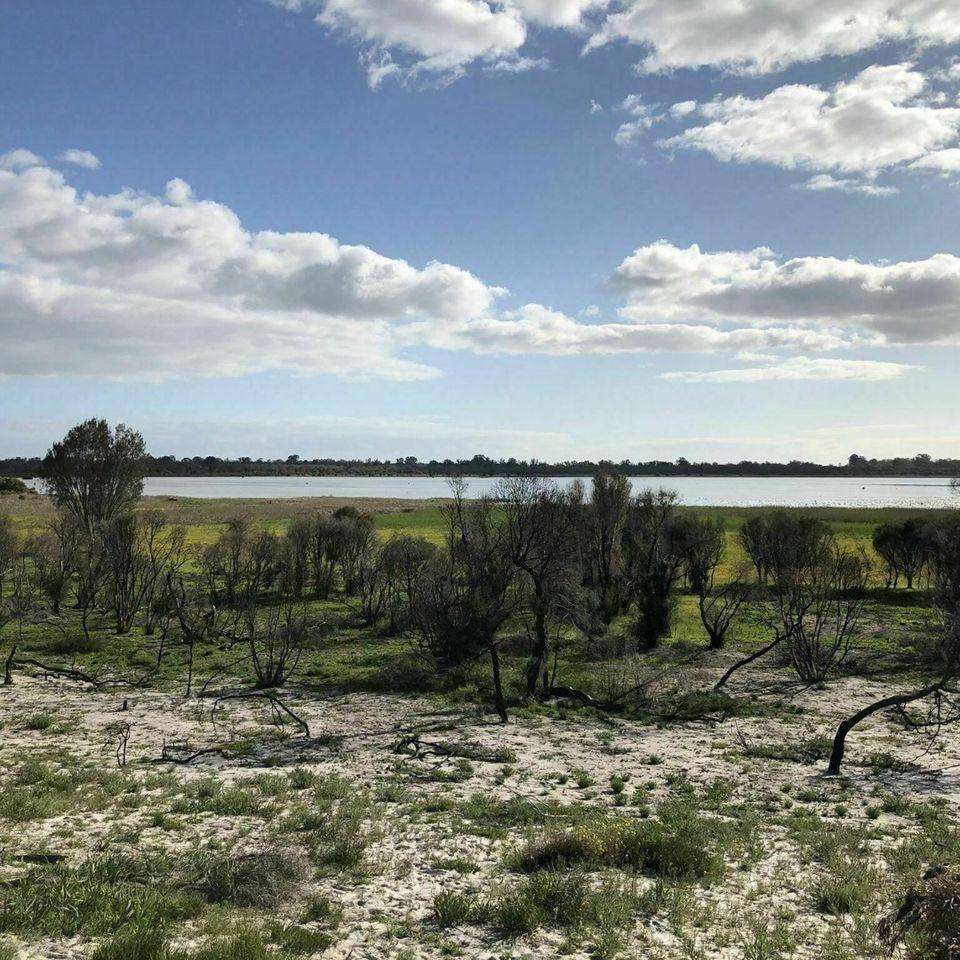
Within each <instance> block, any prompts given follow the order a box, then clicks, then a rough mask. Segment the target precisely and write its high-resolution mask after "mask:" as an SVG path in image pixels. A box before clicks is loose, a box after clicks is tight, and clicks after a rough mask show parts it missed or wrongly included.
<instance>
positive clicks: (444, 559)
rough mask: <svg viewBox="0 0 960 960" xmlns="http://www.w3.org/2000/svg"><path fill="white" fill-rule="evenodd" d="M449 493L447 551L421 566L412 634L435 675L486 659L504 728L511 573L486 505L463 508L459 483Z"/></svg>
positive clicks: (498, 526)
mask: <svg viewBox="0 0 960 960" xmlns="http://www.w3.org/2000/svg"><path fill="white" fill-rule="evenodd" d="M453 487H454V490H453V494H454V496H453V503H452V505H451V506H450V507H448V508H445V510H444V517H445V519H446V522H447V548H446V550H444V551H442V552H441V553H440V554H438V556H437V557H436V558H435V559H434V560H433V561H431V562H429V563H427V564H426V565H425V566H424V568H423V571H422V573H421V575H420V578H419V580H418V582H417V584H416V587H415V590H414V596H413V602H412V603H411V616H412V632H413V635H414V637H415V640H416V642H417V645H418V647H419V649H420V651H421V653H422V654H423V655H424V656H426V657H427V658H429V660H430V661H431V662H432V663H434V664H435V665H436V666H437V667H439V668H440V669H447V670H449V669H452V668H456V667H461V666H464V665H466V664H467V663H470V662H472V661H475V660H478V659H480V658H481V657H482V656H484V655H487V656H489V658H490V667H491V671H492V674H493V688H494V701H495V706H496V710H497V714H498V715H499V717H500V720H501V722H502V723H506V722H507V705H506V698H505V696H504V692H503V679H502V672H501V667H500V651H499V644H500V638H499V637H498V632H499V630H500V628H501V627H502V626H503V625H504V623H506V621H507V620H508V619H509V617H510V616H511V614H512V613H513V611H514V609H515V607H516V597H515V595H514V591H513V590H512V587H513V584H514V578H515V570H516V568H515V567H514V565H513V561H512V559H511V556H510V551H509V547H508V543H507V538H506V532H505V530H504V525H503V524H502V523H501V522H498V519H497V518H496V517H495V509H494V504H493V503H492V501H490V500H488V499H484V500H478V501H475V502H473V503H470V504H467V503H466V502H465V500H464V488H463V485H462V483H461V482H458V481H454V483H453Z"/></svg>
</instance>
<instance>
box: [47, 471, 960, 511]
mask: <svg viewBox="0 0 960 960" xmlns="http://www.w3.org/2000/svg"><path fill="white" fill-rule="evenodd" d="M554 479H555V482H556V483H558V484H560V485H561V486H565V485H567V484H570V483H572V482H573V481H574V479H577V478H574V477H557V478H554ZM579 479H581V480H583V482H584V483H585V484H586V485H587V486H588V487H589V483H590V478H589V477H581V478H579ZM496 482H497V478H495V477H474V478H467V484H468V488H467V492H468V496H473V497H478V496H481V495H483V494H485V493H489V492H490V491H491V490H492V489H493V487H494V485H495V484H496ZM631 482H632V483H633V487H634V490H640V489H643V488H645V487H660V486H663V487H667V488H668V489H670V490H676V491H677V493H679V494H680V499H681V500H682V501H683V502H684V503H686V504H690V505H692V506H708V507H759V506H781V507H915V508H932V507H960V497H957V496H956V495H954V494H953V492H952V491H951V488H950V483H949V481H948V480H946V479H944V478H943V477H876V478H865V477H840V478H838V477H631ZM31 485H35V484H34V483H32V484H31ZM144 493H145V494H146V495H147V496H153V497H199V498H203V499H208V498H215V499H235V498H264V499H274V500H291V499H297V498H300V497H376V498H379V499H401V500H429V499H433V498H435V497H448V496H449V495H450V488H449V486H448V483H447V480H446V478H445V477H148V478H147V480H146V483H145V485H144Z"/></svg>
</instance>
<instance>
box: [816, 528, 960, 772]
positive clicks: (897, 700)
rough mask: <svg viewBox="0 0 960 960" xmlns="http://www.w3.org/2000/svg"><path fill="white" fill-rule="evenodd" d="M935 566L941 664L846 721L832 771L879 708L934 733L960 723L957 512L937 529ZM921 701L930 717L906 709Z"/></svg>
mask: <svg viewBox="0 0 960 960" xmlns="http://www.w3.org/2000/svg"><path fill="white" fill-rule="evenodd" d="M931 566H932V568H933V570H934V571H935V576H936V582H935V596H936V605H937V611H938V614H939V617H940V642H939V645H938V646H939V649H938V655H939V661H940V663H939V667H940V669H939V671H938V673H937V675H936V676H934V677H932V678H931V679H930V680H928V681H927V682H926V683H924V684H921V685H920V686H919V687H917V688H915V689H914V690H911V691H907V692H905V693H900V694H893V695H892V696H889V697H883V698H882V699H880V700H877V701H876V702H874V703H871V704H869V705H868V706H866V707H864V708H863V709H861V710H858V711H857V712H856V713H854V714H853V715H852V716H850V717H848V718H847V719H846V720H844V721H843V722H842V723H841V724H840V725H839V727H838V728H837V732H836V734H835V735H834V738H833V748H832V750H831V752H830V764H829V767H828V771H829V772H830V773H831V774H838V773H839V772H840V768H841V766H842V764H843V758H844V755H845V752H846V743H847V737H848V736H849V734H850V732H851V731H852V730H853V729H854V728H855V727H856V726H858V725H859V724H861V723H862V722H863V721H864V720H866V719H867V718H868V717H871V716H873V714H875V713H880V712H882V711H884V710H894V711H896V712H897V713H898V714H899V716H900V718H901V719H902V720H903V721H904V722H905V724H906V725H907V726H908V727H913V728H914V729H924V730H927V731H928V732H930V733H931V735H932V736H936V735H937V734H938V733H939V732H940V730H941V729H942V728H943V727H944V726H945V725H947V724H950V723H957V722H960V518H957V517H954V518H953V519H952V520H951V521H949V522H947V523H944V524H942V525H941V527H940V529H939V530H938V531H937V533H936V535H935V537H934V545H933V556H932V559H931ZM919 702H926V703H927V704H928V711H927V717H926V719H920V720H917V719H915V718H913V717H911V716H909V715H908V714H907V713H906V707H907V706H909V705H910V704H914V703H919Z"/></svg>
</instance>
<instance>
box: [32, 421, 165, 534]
mask: <svg viewBox="0 0 960 960" xmlns="http://www.w3.org/2000/svg"><path fill="white" fill-rule="evenodd" d="M146 462H147V461H146V447H145V445H144V442H143V437H142V436H141V435H140V434H139V433H137V432H136V431H135V430H131V429H130V428H129V427H126V426H124V425H123V424H122V423H121V424H118V425H117V427H116V429H114V430H111V428H110V425H109V424H108V423H107V421H106V420H86V421H85V422H83V423H81V424H79V425H77V426H76V427H73V428H72V429H71V430H70V431H69V432H68V433H67V435H66V436H65V437H64V438H63V439H62V440H60V441H58V442H57V443H55V444H54V445H53V446H52V447H51V448H50V450H49V451H47V455H46V456H45V457H44V458H43V463H42V466H41V473H42V476H43V481H44V486H45V489H46V491H47V493H48V494H49V496H50V497H51V499H52V500H53V501H54V503H56V504H57V506H58V507H59V508H60V509H62V510H66V511H69V512H70V513H72V514H74V515H75V516H76V517H77V518H78V519H79V520H80V522H81V523H82V524H83V526H84V528H85V529H86V530H87V532H88V533H92V532H93V531H94V530H96V529H97V528H98V527H100V526H102V525H103V524H104V523H106V522H108V521H110V520H112V519H114V518H115V517H118V516H120V515H121V514H123V513H126V512H128V511H129V510H130V509H132V507H133V506H134V504H135V503H136V501H137V500H138V499H139V497H140V494H141V493H142V492H143V478H144V474H145V472H146Z"/></svg>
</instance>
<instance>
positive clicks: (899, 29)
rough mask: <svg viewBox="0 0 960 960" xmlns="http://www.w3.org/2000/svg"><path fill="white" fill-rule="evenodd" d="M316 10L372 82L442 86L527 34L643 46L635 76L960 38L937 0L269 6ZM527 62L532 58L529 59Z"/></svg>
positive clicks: (513, 53) (318, 0)
mask: <svg viewBox="0 0 960 960" xmlns="http://www.w3.org/2000/svg"><path fill="white" fill-rule="evenodd" d="M267 2H269V3H272V4H273V5H274V6H277V7H281V8H283V9H286V10H288V11H290V12H295V13H312V14H313V15H314V19H315V20H316V22H317V23H319V24H320V25H321V26H323V27H325V28H326V29H328V30H332V31H335V32H336V33H338V34H340V35H343V36H348V37H351V38H353V39H354V40H356V41H357V42H359V43H360V44H361V46H362V48H363V51H364V53H363V56H362V61H363V63H364V64H365V66H366V68H367V73H368V78H369V80H370V83H371V84H372V85H374V86H376V85H378V84H379V83H382V82H383V81H384V80H385V79H386V78H387V77H394V78H397V79H400V80H406V79H409V78H411V77H415V76H418V75H422V74H428V75H432V76H435V77H441V78H443V79H452V78H454V77H457V76H459V75H461V74H462V73H463V72H464V70H465V69H466V68H467V67H468V66H469V65H470V64H472V63H474V62H477V61H481V62H485V63H486V64H488V65H489V64H490V63H496V62H500V61H510V60H514V59H518V58H519V59H522V58H523V54H522V53H521V50H522V49H523V48H524V46H525V45H526V44H527V42H528V39H529V37H530V34H531V32H532V31H533V30H534V29H535V28H557V29H562V30H566V31H569V32H573V33H576V34H582V35H585V36H586V37H587V41H586V44H585V48H584V49H585V50H586V51H590V50H595V49H597V48H599V47H603V46H605V45H606V44H609V43H612V42H615V41H625V42H627V43H632V44H635V45H638V46H640V47H642V48H643V49H644V51H645V53H646V55H645V57H644V59H643V60H642V62H641V63H640V64H638V70H639V71H640V72H653V71H668V70H673V69H676V68H682V67H693V68H696V67H713V68H718V69H722V70H727V71H732V72H736V73H745V74H761V73H767V72H770V71H774V70H779V69H782V68H784V67H786V66H789V65H790V64H792V63H798V62H810V61H815V60H819V59H821V58H822V57H825V56H829V55H846V54H855V53H860V52H862V51H866V50H870V49H873V48H875V47H877V46H880V45H881V44H885V43H889V42H892V41H899V42H903V43H907V44H910V45H911V46H913V47H916V48H923V47H926V46H932V45H945V44H951V43H956V42H957V41H958V40H960V17H957V16H956V14H955V11H952V10H951V9H949V6H950V5H949V4H948V3H946V2H945V0H839V2H838V0H809V2H806V3H803V4H799V3H797V2H796V0H682V2H681V0H267ZM532 62H536V58H534V60H533V61H532Z"/></svg>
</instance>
